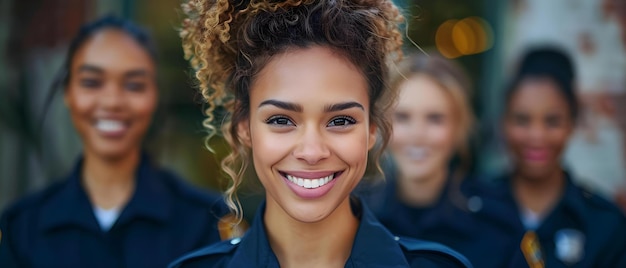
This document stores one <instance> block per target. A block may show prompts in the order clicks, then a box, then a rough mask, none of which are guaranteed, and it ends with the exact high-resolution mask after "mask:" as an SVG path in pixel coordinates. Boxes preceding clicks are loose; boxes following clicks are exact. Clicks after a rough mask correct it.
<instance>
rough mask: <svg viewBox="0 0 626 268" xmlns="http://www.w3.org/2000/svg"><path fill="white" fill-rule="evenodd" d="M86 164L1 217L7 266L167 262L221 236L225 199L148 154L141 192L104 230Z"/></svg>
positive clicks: (1, 249)
mask: <svg viewBox="0 0 626 268" xmlns="http://www.w3.org/2000/svg"><path fill="white" fill-rule="evenodd" d="M81 162H82V161H79V163H78V164H77V165H76V168H75V169H74V171H73V172H72V173H71V174H70V175H69V177H68V178H67V179H66V180H64V181H62V182H59V183H57V184H54V185H52V186H50V187H48V188H46V189H45V190H43V191H41V192H39V193H36V194H33V195H31V196H28V197H26V198H24V199H22V200H20V201H18V202H16V203H15V204H13V205H12V206H10V207H9V208H8V209H7V210H6V211H5V212H4V213H3V214H2V217H1V219H0V220H1V222H0V228H1V231H2V237H1V241H0V267H2V268H12V267H166V265H167V264H168V263H170V262H171V261H173V260H175V258H176V257H179V256H180V255H181V254H183V253H185V252H188V251H191V250H194V249H198V248H200V247H202V246H205V245H207V244H209V243H214V242H217V241H219V240H220V237H219V233H218V230H217V221H218V219H219V218H220V217H221V216H222V215H224V214H226V213H227V212H228V209H227V207H226V206H225V205H224V203H223V201H222V199H221V197H220V196H219V195H217V194H211V195H209V194H208V193H204V192H200V191H199V190H196V189H194V188H192V187H191V186H189V185H187V184H185V183H183V182H182V181H181V180H180V179H179V178H177V177H176V176H175V175H173V174H171V173H169V172H166V171H164V170H161V169H158V168H156V167H155V166H153V165H151V163H150V161H149V160H148V158H147V157H146V156H145V155H144V156H142V160H141V163H140V166H139V167H138V169H137V175H136V180H137V181H136V188H135V193H134V194H133V196H132V198H131V199H130V201H129V202H128V204H127V205H126V206H125V207H124V208H123V210H122V211H121V213H120V215H119V217H118V219H117V221H116V222H115V223H114V225H113V226H112V227H111V229H109V230H108V231H103V230H102V229H101V228H100V225H99V224H98V222H97V220H96V218H95V216H94V213H93V209H92V204H91V203H90V201H89V199H88V197H87V195H86V192H85V190H84V188H83V187H82V185H81V179H80V177H81V166H82V164H81Z"/></svg>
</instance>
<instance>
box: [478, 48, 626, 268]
mask: <svg viewBox="0 0 626 268" xmlns="http://www.w3.org/2000/svg"><path fill="white" fill-rule="evenodd" d="M574 78H575V75H574V70H573V67H572V64H571V61H570V59H569V57H568V56H567V55H566V54H565V53H563V52H561V51H560V50H559V49H556V48H547V47H543V48H537V49H534V50H531V51H529V52H528V53H527V54H525V55H524V57H523V58H522V61H521V62H520V64H519V68H518V71H517V74H516V75H515V77H514V79H513V81H512V83H511V85H510V87H509V91H508V92H507V95H506V110H505V113H504V119H503V132H504V136H505V140H506V143H507V145H508V148H509V150H510V156H511V160H512V168H511V170H509V171H507V172H506V174H505V175H503V176H501V178H500V179H499V180H496V183H495V185H493V187H491V188H488V189H487V188H486V189H485V190H484V191H483V195H482V198H483V201H484V202H485V203H486V202H492V203H495V204H498V207H497V210H495V212H494V213H493V216H494V217H496V219H494V220H496V221H499V222H502V223H503V224H505V225H507V226H509V228H510V230H511V231H510V237H509V238H508V239H510V240H511V241H513V242H514V244H517V245H519V247H515V248H514V250H513V252H511V253H510V263H509V265H510V267H527V266H530V267H544V266H546V267H563V266H568V267H570V266H571V267H626V262H625V261H626V218H624V215H623V214H622V213H621V212H620V211H619V209H618V208H617V207H616V206H614V205H613V204H611V203H610V202H608V201H606V200H604V199H602V198H601V197H599V196H596V195H594V194H592V193H590V192H588V191H586V190H583V189H582V188H580V187H578V186H576V185H575V184H573V183H572V174H570V173H569V172H568V171H567V169H566V168H564V166H563V164H562V163H561V162H562V154H563V150H564V149H565V147H566V145H567V142H568V139H569V137H570V135H571V133H572V131H573V129H574V127H575V125H576V121H577V117H578V114H579V105H578V101H577V98H576V92H575V90H574V87H575V86H574ZM598 157H600V158H599V159H598V160H599V161H602V160H601V156H598ZM507 254H508V253H507Z"/></svg>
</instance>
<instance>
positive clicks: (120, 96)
mask: <svg viewBox="0 0 626 268" xmlns="http://www.w3.org/2000/svg"><path fill="white" fill-rule="evenodd" d="M99 100H100V105H101V106H102V108H105V109H110V110H117V109H120V108H121V107H122V106H123V104H124V100H125V98H124V90H123V89H122V88H121V87H120V86H118V85H115V84H114V83H109V84H108V85H106V86H105V88H104V89H103V90H102V94H101V96H100V98H99Z"/></svg>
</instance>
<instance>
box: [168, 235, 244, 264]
mask: <svg viewBox="0 0 626 268" xmlns="http://www.w3.org/2000/svg"><path fill="white" fill-rule="evenodd" d="M240 241H241V239H240V238H233V239H230V240H225V241H221V242H218V243H215V244H212V245H210V246H206V247H204V248H201V249H198V250H196V251H193V252H191V253H189V254H187V255H185V256H182V257H180V258H179V259H177V260H175V261H174V262H172V263H170V265H169V266H168V267H169V268H179V267H215V266H219V265H220V264H221V265H225V264H226V263H228V261H229V260H230V258H231V257H232V255H233V254H234V253H235V252H236V249H237V247H238V245H239V242H240Z"/></svg>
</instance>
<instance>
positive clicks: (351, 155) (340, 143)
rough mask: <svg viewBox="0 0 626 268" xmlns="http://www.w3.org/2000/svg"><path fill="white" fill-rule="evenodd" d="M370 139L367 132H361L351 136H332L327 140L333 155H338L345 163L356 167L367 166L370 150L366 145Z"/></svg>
mask: <svg viewBox="0 0 626 268" xmlns="http://www.w3.org/2000/svg"><path fill="white" fill-rule="evenodd" d="M361 133H362V134H361ZM368 137H369V135H368V132H367V131H362V132H361V131H359V132H355V133H352V134H350V135H341V134H340V135H337V134H331V135H329V137H328V139H327V141H328V143H327V145H328V146H329V147H330V149H331V150H332V152H333V154H336V155H337V156H338V157H339V158H340V159H342V160H343V161H344V162H346V163H348V164H351V165H355V166H356V165H363V166H365V164H366V163H367V155H368V148H367V146H364V145H365V144H367V142H368Z"/></svg>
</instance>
